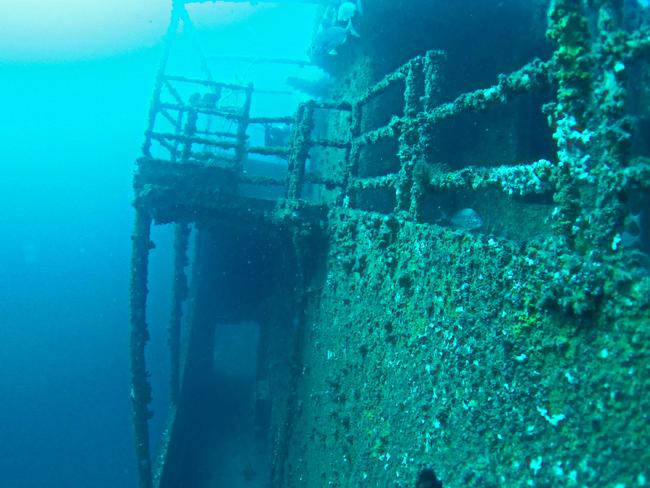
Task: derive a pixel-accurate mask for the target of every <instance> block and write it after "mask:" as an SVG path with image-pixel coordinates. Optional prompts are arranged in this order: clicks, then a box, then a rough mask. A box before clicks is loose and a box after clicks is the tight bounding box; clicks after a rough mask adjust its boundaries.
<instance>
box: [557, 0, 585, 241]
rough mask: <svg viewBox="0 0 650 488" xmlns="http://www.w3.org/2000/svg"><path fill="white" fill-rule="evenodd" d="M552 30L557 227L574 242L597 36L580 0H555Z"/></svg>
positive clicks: (579, 210) (578, 212) (561, 234)
mask: <svg viewBox="0 0 650 488" xmlns="http://www.w3.org/2000/svg"><path fill="white" fill-rule="evenodd" d="M547 36H548V37H549V38H550V39H551V40H553V41H555V42H557V44H558V49H557V51H556V55H555V57H556V62H557V70H556V73H557V74H556V76H557V81H558V91H557V103H556V104H555V105H553V106H552V107H551V114H550V117H551V118H552V120H553V125H554V126H555V131H554V134H553V137H554V139H555V140H556V141H557V148H558V152H557V154H558V167H557V168H556V171H555V178H556V180H557V185H556V186H557V191H556V193H555V196H554V198H555V202H556V203H557V205H558V206H557V211H556V212H555V215H554V217H555V219H554V222H553V227H554V230H555V232H556V234H557V235H558V236H559V237H563V238H567V239H568V243H569V244H570V245H572V246H573V244H574V241H575V238H576V237H577V236H576V231H577V230H578V228H579V227H577V226H576V223H579V222H580V221H579V220H578V219H579V217H580V213H581V208H580V207H581V201H580V200H581V196H580V184H579V182H578V181H576V176H577V175H578V174H579V173H581V169H580V168H579V167H578V166H577V165H578V163H579V162H580V161H584V160H585V159H584V158H585V157H586V158H588V157H589V156H588V154H586V152H585V150H584V149H585V147H584V145H583V144H581V143H580V144H578V141H577V140H576V137H577V134H578V132H577V131H576V128H578V129H579V130H583V129H584V128H585V127H586V124H587V121H588V118H589V114H588V113H587V109H588V105H589V100H590V99H591V92H592V82H593V80H592V73H593V62H592V60H591V58H590V57H589V53H590V51H591V47H592V41H591V38H590V33H589V26H588V23H587V19H586V15H585V11H584V6H583V3H582V2H576V1H575V0H553V1H552V2H551V6H550V8H549V26H548V30H547Z"/></svg>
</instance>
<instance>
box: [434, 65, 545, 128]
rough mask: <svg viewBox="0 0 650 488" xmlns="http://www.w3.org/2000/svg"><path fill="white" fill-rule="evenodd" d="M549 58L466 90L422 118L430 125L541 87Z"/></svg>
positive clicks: (501, 102)
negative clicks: (479, 87)
mask: <svg viewBox="0 0 650 488" xmlns="http://www.w3.org/2000/svg"><path fill="white" fill-rule="evenodd" d="M552 65H553V61H552V60H551V61H545V62H542V61H540V60H539V59H535V60H534V61H531V62H530V63H528V64H526V65H525V66H524V67H522V68H521V69H519V70H517V71H515V72H513V73H510V74H509V75H500V76H499V82H498V83H497V84H496V85H493V86H490V87H488V88H482V89H479V90H474V91H471V92H466V93H463V94H461V95H459V96H458V97H456V99H455V100H454V101H452V102H448V103H443V104H442V105H438V106H437V107H434V108H433V109H431V110H430V111H429V112H424V113H423V120H424V121H426V122H428V123H430V124H434V123H437V122H440V121H441V120H444V119H447V118H450V117H453V116H456V115H459V114H461V113H467V112H479V111H482V110H486V109H488V108H490V107H493V106H496V105H502V104H505V103H507V102H509V101H510V100H512V98H514V96H516V95H519V94H521V93H526V92H529V91H532V90H533V89H536V88H540V87H542V86H544V85H545V84H546V83H548V81H549V79H548V78H549V72H550V71H551V70H550V69H549V68H550V67H551V66H552Z"/></svg>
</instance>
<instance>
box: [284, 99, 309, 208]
mask: <svg viewBox="0 0 650 488" xmlns="http://www.w3.org/2000/svg"><path fill="white" fill-rule="evenodd" d="M313 128H314V102H313V101H309V102H306V103H302V104H300V106H299V107H298V112H297V113H296V126H295V127H294V136H293V138H292V143H293V144H292V147H291V155H290V156H289V174H288V177H287V199H288V200H298V199H299V198H300V196H301V193H302V185H303V183H304V181H303V180H304V178H305V165H306V163H307V158H309V148H310V147H311V131H312V130H313Z"/></svg>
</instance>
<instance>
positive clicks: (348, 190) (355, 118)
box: [337, 102, 363, 208]
mask: <svg viewBox="0 0 650 488" xmlns="http://www.w3.org/2000/svg"><path fill="white" fill-rule="evenodd" d="M362 116H363V105H362V104H361V103H360V102H354V103H353V104H352V111H351V112H350V119H351V120H350V135H349V137H350V147H349V148H348V149H346V151H345V163H346V164H345V169H344V174H343V185H344V186H343V188H345V194H342V195H341V201H339V202H337V203H338V205H342V206H344V207H351V208H354V207H356V198H355V195H356V194H355V192H354V190H353V184H354V180H355V179H356V178H357V177H358V176H359V158H360V157H361V144H360V143H359V136H360V135H361V118H362Z"/></svg>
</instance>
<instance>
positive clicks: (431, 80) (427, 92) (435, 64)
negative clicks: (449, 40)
mask: <svg viewBox="0 0 650 488" xmlns="http://www.w3.org/2000/svg"><path fill="white" fill-rule="evenodd" d="M445 58H446V57H445V54H444V52H442V51H427V52H426V54H425V55H424V61H423V63H422V73H423V78H424V79H423V83H424V96H423V98H422V110H423V112H424V113H427V112H429V111H430V110H432V109H433V108H434V107H436V106H437V105H438V104H439V103H440V102H441V97H440V90H441V84H442V82H441V78H442V74H441V73H442V64H443V62H444V61H445ZM424 113H422V112H420V113H419V114H418V115H417V118H418V123H417V125H418V144H417V151H416V153H417V156H416V157H417V161H416V166H415V167H414V173H415V174H414V175H413V184H412V186H411V202H410V208H409V214H410V215H411V217H412V218H413V219H414V220H416V221H417V220H420V216H421V211H422V199H423V197H424V194H425V192H426V185H427V182H426V181H425V171H424V169H425V168H424V165H426V164H430V163H432V161H431V160H430V159H431V153H432V151H433V146H434V144H435V140H434V139H435V132H436V128H435V126H434V125H430V124H427V123H426V120H425V116H424ZM418 165H419V169H418Z"/></svg>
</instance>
